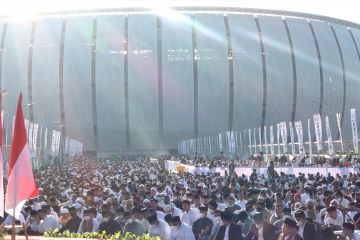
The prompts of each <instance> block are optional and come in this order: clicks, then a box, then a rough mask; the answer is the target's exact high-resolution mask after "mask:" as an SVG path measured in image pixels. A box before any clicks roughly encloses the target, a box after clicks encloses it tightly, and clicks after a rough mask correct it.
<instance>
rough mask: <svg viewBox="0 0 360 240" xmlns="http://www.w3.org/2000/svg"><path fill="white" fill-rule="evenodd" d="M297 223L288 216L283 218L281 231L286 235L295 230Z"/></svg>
mask: <svg viewBox="0 0 360 240" xmlns="http://www.w3.org/2000/svg"><path fill="white" fill-rule="evenodd" d="M297 228H298V227H297V224H296V222H295V221H294V220H292V219H290V218H285V220H284V223H283V225H282V228H281V232H282V234H283V235H284V236H288V235H290V234H292V233H294V232H296V231H297Z"/></svg>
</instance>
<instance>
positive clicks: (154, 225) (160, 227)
mask: <svg viewBox="0 0 360 240" xmlns="http://www.w3.org/2000/svg"><path fill="white" fill-rule="evenodd" d="M148 221H149V223H150V227H149V235H150V236H153V237H159V238H160V240H168V239H169V236H170V226H169V224H167V223H166V222H165V221H164V220H161V219H158V218H157V217H156V215H151V216H149V217H148Z"/></svg>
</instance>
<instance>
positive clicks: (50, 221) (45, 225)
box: [38, 209, 61, 233]
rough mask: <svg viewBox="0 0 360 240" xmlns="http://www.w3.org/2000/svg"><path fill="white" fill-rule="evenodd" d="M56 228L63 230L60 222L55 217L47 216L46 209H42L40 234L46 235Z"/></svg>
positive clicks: (39, 223)
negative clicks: (45, 233)
mask: <svg viewBox="0 0 360 240" xmlns="http://www.w3.org/2000/svg"><path fill="white" fill-rule="evenodd" d="M56 228H57V229H60V228H61V225H60V223H59V221H58V220H56V218H55V217H54V216H53V215H50V214H47V212H46V210H45V209H40V210H39V212H38V232H39V233H44V232H46V231H49V230H53V229H56Z"/></svg>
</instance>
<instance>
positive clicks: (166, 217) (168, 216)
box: [164, 214, 172, 226]
mask: <svg viewBox="0 0 360 240" xmlns="http://www.w3.org/2000/svg"><path fill="white" fill-rule="evenodd" d="M171 218H172V216H171V214H166V215H165V217H164V221H165V222H166V223H167V224H169V226H171Z"/></svg>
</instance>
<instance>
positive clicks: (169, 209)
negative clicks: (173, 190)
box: [164, 205, 174, 215]
mask: <svg viewBox="0 0 360 240" xmlns="http://www.w3.org/2000/svg"><path fill="white" fill-rule="evenodd" d="M164 212H165V213H167V214H170V215H173V214H174V207H173V206H171V205H166V206H165V207H164Z"/></svg>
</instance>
